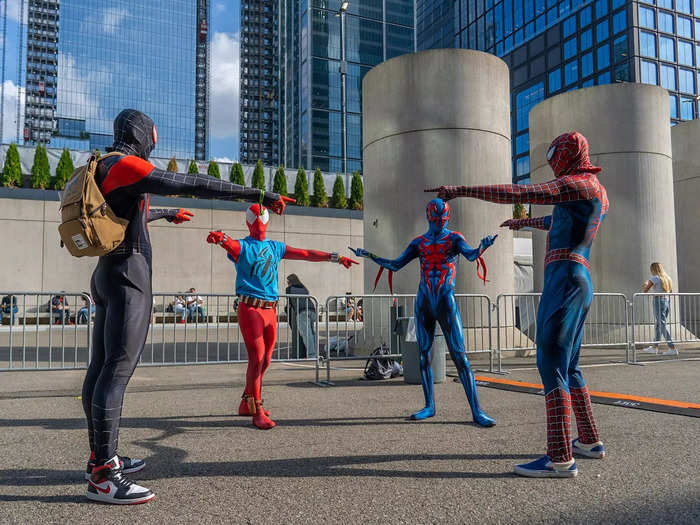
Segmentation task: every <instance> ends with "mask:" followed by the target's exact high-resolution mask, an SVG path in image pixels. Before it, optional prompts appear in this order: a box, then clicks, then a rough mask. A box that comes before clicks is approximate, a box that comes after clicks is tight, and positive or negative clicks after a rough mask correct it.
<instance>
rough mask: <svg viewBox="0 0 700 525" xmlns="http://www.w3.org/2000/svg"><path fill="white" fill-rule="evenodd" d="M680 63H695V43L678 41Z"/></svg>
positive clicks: (690, 64)
mask: <svg viewBox="0 0 700 525" xmlns="http://www.w3.org/2000/svg"><path fill="white" fill-rule="evenodd" d="M678 63H679V64H684V65H686V66H692V65H693V44H691V43H690V42H684V41H683V40H679V41H678Z"/></svg>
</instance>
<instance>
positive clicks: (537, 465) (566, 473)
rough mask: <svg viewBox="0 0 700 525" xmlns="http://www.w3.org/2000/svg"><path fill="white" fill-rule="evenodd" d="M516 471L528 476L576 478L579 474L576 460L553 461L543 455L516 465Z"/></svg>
mask: <svg viewBox="0 0 700 525" xmlns="http://www.w3.org/2000/svg"><path fill="white" fill-rule="evenodd" d="M515 473H516V474H518V475H519V476H525V477H527V478H574V477H576V474H578V469H577V468H576V461H575V460H574V459H572V460H571V461H567V462H566V463H552V461H551V460H550V459H549V456H542V457H541V458H539V459H536V460H535V461H532V462H530V463H523V464H522V465H515Z"/></svg>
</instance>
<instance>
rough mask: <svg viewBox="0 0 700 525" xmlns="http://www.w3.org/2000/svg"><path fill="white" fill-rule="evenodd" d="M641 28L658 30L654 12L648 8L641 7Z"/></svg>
mask: <svg viewBox="0 0 700 525" xmlns="http://www.w3.org/2000/svg"><path fill="white" fill-rule="evenodd" d="M639 27H646V28H647V29H656V21H655V20H654V10H653V9H649V8H648V7H642V6H641V5H640V6H639Z"/></svg>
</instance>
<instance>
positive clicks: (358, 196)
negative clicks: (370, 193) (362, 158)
mask: <svg viewBox="0 0 700 525" xmlns="http://www.w3.org/2000/svg"><path fill="white" fill-rule="evenodd" d="M363 201H364V191H363V189H362V177H360V172H359V171H356V172H354V173H353V174H352V182H351V183H350V206H349V207H350V209H351V210H361V209H362V207H363V205H364V202H363Z"/></svg>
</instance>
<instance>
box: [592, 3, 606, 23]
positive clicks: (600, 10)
mask: <svg viewBox="0 0 700 525" xmlns="http://www.w3.org/2000/svg"><path fill="white" fill-rule="evenodd" d="M607 13H608V0H596V3H595V17H596V19H598V18H600V17H601V16H603V15H606V14H607Z"/></svg>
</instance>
